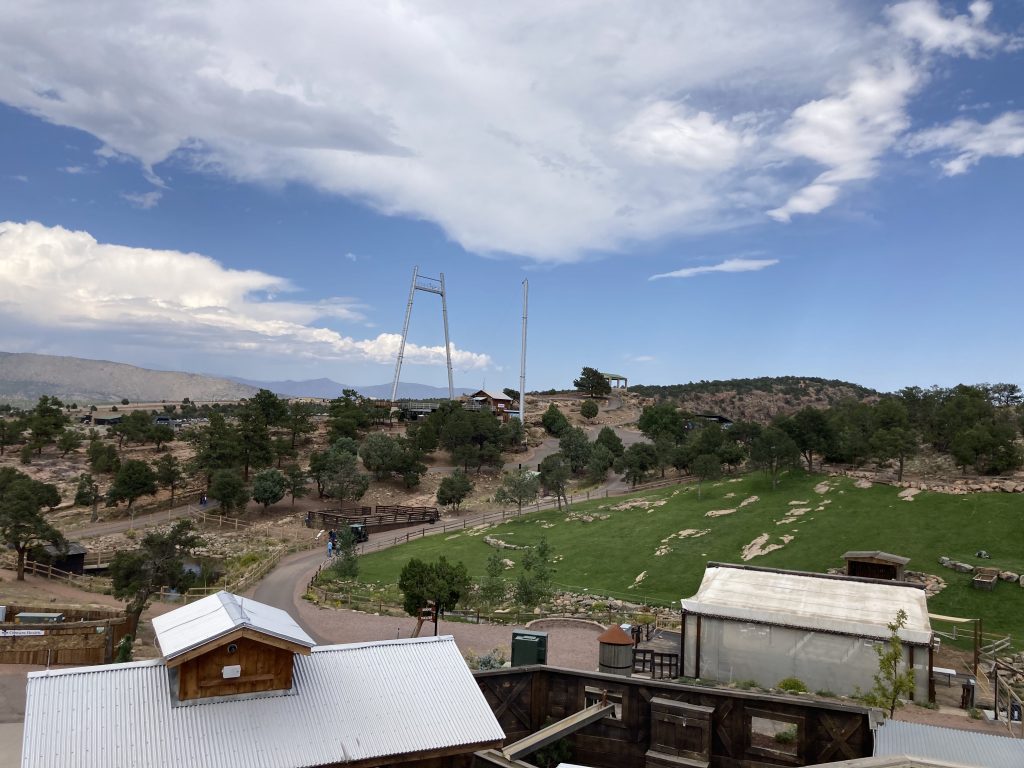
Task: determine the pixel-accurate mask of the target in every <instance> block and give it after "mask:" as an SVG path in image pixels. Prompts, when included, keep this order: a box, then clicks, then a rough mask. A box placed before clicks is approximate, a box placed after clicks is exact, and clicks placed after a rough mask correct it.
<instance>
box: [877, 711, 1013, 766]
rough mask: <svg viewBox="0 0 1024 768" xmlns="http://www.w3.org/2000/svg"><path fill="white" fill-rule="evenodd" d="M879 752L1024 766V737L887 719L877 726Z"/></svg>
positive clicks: (963, 762) (971, 762) (984, 764)
mask: <svg viewBox="0 0 1024 768" xmlns="http://www.w3.org/2000/svg"><path fill="white" fill-rule="evenodd" d="M875 755H876V756H883V755H914V756H915V757H922V758H935V759H941V760H949V761H950V762H952V763H956V764H958V765H959V764H963V765H965V766H976V768H1021V766H1022V765H1024V741H1021V740H1020V739H1014V738H1008V737H1006V736H994V735H992V734H988V733H975V732H973V731H960V730H956V729H953V728H938V727H936V726H934V725H920V724H918V723H906V722H903V721H900V720H886V721H885V724H884V725H881V726H879V727H878V728H877V729H875Z"/></svg>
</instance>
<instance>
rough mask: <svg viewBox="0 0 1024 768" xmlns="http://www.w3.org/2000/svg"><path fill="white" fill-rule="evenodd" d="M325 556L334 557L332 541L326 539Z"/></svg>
mask: <svg viewBox="0 0 1024 768" xmlns="http://www.w3.org/2000/svg"><path fill="white" fill-rule="evenodd" d="M327 556H328V557H334V542H333V541H331V540H330V539H327Z"/></svg>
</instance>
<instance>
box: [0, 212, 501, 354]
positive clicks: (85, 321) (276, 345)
mask: <svg viewBox="0 0 1024 768" xmlns="http://www.w3.org/2000/svg"><path fill="white" fill-rule="evenodd" d="M294 290H295V287H294V286H292V285H291V284H290V283H289V281H288V280H286V279H284V278H281V277H277V276H275V275H270V274H266V273H264V272H259V271H256V270H236V269H228V268H226V267H224V266H223V265H221V264H219V263H218V262H216V261H214V260H213V259H211V258H209V257H207V256H202V255H200V254H196V253H181V252H178V251H163V250H154V249H149V248H128V247H125V246H120V245H111V244H106V243H99V242H97V241H96V240H95V239H94V238H93V237H92V236H91V235H90V234H89V233H87V232H74V231H70V230H67V229H64V228H63V227H47V226H44V225H42V224H39V223H36V222H29V223H26V224H20V223H15V222H3V223H0V317H3V318H4V319H8V320H12V321H18V322H20V323H22V324H30V325H32V326H35V327H38V328H46V329H62V330H67V331H69V332H70V331H72V330H73V331H75V332H79V333H91V334H94V336H95V337H96V338H100V337H102V338H106V339H109V338H123V337H125V336H130V337H131V339H132V340H134V341H135V342H136V343H144V344H149V345H151V346H154V345H155V346H159V345H162V344H164V343H165V340H166V339H167V338H173V339H175V341H176V343H178V344H183V345H187V346H189V347H190V348H192V349H195V350H196V351H197V352H200V353H216V352H217V350H225V349H228V350H235V351H239V352H244V353H251V354H256V355H263V356H272V357H274V358H277V359H281V358H293V359H313V358H315V359H318V360H349V361H366V362H374V363H393V362H394V360H395V358H396V357H397V354H398V347H399V345H400V343H401V340H402V338H401V334H399V333H380V334H378V335H377V336H375V337H373V338H367V339H358V338H353V337H351V336H346V335H343V334H342V333H339V332H338V331H337V330H335V329H333V328H330V327H327V326H326V325H325V324H324V322H323V321H325V320H331V321H342V322H358V323H362V322H363V320H364V316H363V311H362V310H363V309H364V307H362V305H360V304H359V303H358V302H357V301H355V300H354V299H351V298H345V297H338V298H331V299H324V300H321V301H316V302H308V303H304V302H298V301H282V300H278V299H276V298H272V297H276V296H278V295H281V294H287V293H289V292H292V291H294ZM0 341H2V336H0ZM69 351H70V350H69ZM444 359H445V355H444V346H443V345H438V346H422V345H418V344H406V347H405V360H406V362H409V363H429V364H436V363H440V362H443V361H444ZM452 363H453V364H454V365H455V366H457V367H458V368H459V369H460V370H467V369H482V368H488V367H491V359H490V357H489V356H488V355H486V354H480V353H476V352H469V351H467V350H463V349H458V348H457V347H455V345H454V344H453V345H452Z"/></svg>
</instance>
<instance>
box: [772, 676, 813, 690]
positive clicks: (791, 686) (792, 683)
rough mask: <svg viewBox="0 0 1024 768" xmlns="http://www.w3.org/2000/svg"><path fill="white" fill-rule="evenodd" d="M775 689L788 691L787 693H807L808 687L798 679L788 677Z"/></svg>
mask: <svg viewBox="0 0 1024 768" xmlns="http://www.w3.org/2000/svg"><path fill="white" fill-rule="evenodd" d="M775 687H776V688H778V689H779V690H782V691H786V692H787V693H807V686H806V685H804V681H803V680H801V679H800V678H798V677H787V678H785V679H783V680H779V683H778V685H776V686H775Z"/></svg>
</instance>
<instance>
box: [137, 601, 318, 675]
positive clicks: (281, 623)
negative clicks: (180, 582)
mask: <svg viewBox="0 0 1024 768" xmlns="http://www.w3.org/2000/svg"><path fill="white" fill-rule="evenodd" d="M243 627H244V628H247V629H252V630H255V631H256V632H263V633H264V634H267V635H271V636H272V637H278V638H280V639H282V640H288V641H290V642H293V643H298V644H299V645H304V646H306V647H307V648H312V647H313V646H314V645H316V643H315V642H314V640H313V638H311V637H310V636H309V635H307V634H306V633H305V631H304V630H303V629H302V627H300V626H299V625H298V624H296V623H295V619H293V618H292V617H291V616H289V615H288V613H287V612H285V611H282V610H281V609H280V608H274V607H273V606H270V605H264V604H263V603H257V602H256V601H255V600H249V599H247V598H244V597H239V596H238V595H233V594H231V593H230V592H224V591H223V590H222V591H220V592H217V593H215V594H212V595H210V596H209V597H204V598H203V599H202V600H197V601H196V602H194V603H190V604H188V605H184V606H182V607H181V608H176V609H175V610H173V611H171V612H170V613H165V614H164V615H163V616H156V617H154V618H153V629H154V630H156V639H157V642H158V643H159V644H160V652H161V653H163V655H164V658H165V659H173V658H174V657H175V656H180V655H181V654H183V653H186V652H187V651H190V650H192V649H193V648H198V647H199V646H201V645H204V644H206V643H208V642H210V641H211V640H216V639H217V638H218V637H223V636H224V635H226V634H228V633H229V632H232V631H234V630H236V629H240V628H243Z"/></svg>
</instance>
